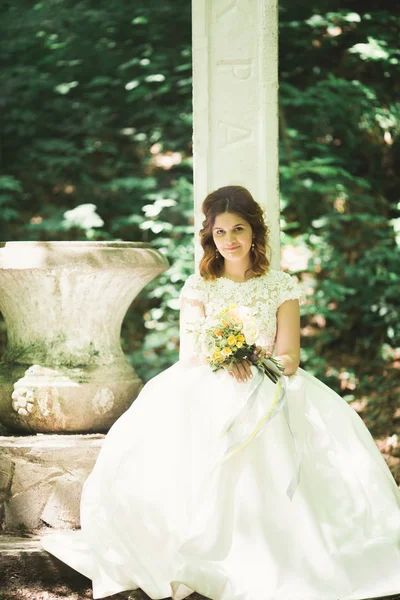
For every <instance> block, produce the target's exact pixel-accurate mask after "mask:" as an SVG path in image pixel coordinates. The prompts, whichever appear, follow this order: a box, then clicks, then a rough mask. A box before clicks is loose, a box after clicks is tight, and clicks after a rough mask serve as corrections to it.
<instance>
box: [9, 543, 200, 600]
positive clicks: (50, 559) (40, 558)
mask: <svg viewBox="0 0 400 600" xmlns="http://www.w3.org/2000/svg"><path fill="white" fill-rule="evenodd" d="M92 598H93V595H92V585H91V581H90V579H87V577H84V576H83V575H81V574H80V573H78V572H77V571H75V570H74V569H71V567H69V566H68V565H66V564H65V563H63V562H62V561H60V560H58V559H57V558H56V557H55V556H52V555H51V554H49V553H48V552H46V551H45V550H43V548H42V547H41V545H40V542H39V535H33V534H23V535H17V534H0V600H66V599H68V600H91V599H92ZM128 598H129V599H130V600H150V599H149V596H147V594H145V593H144V592H143V591H141V590H136V591H132V592H129V593H128V592H124V593H121V594H114V595H113V596H109V597H108V598H105V599H103V600H128ZM190 600H207V598H204V596H200V595H199V594H192V595H191V596H190Z"/></svg>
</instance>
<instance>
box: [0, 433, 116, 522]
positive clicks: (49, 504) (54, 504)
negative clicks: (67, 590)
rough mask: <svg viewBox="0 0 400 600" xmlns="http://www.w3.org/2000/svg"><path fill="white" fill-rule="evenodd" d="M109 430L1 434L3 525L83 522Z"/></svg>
mask: <svg viewBox="0 0 400 600" xmlns="http://www.w3.org/2000/svg"><path fill="white" fill-rule="evenodd" d="M104 439H105V435H104V434H72V435H65V434H51V435H49V434H38V435H33V436H14V437H12V436H0V530H3V531H4V532H6V531H7V532H20V531H23V532H34V531H35V530H36V529H40V528H41V527H43V525H44V524H46V525H49V526H51V527H53V528H55V529H74V528H76V527H79V524H80V523H79V511H80V497H81V493H82V486H83V484H84V482H85V480H86V478H87V477H88V475H89V473H90V472H91V470H92V469H93V466H94V464H95V462H96V459H97V456H98V453H99V451H100V448H101V447H102V445H103V442H104Z"/></svg>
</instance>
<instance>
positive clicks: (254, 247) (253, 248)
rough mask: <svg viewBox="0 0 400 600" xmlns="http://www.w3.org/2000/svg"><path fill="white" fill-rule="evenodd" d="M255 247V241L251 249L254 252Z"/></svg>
mask: <svg viewBox="0 0 400 600" xmlns="http://www.w3.org/2000/svg"><path fill="white" fill-rule="evenodd" d="M254 248H255V246H254V242H253V243H252V245H251V251H252V252H254Z"/></svg>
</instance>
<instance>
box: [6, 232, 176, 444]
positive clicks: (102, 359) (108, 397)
mask: <svg viewBox="0 0 400 600" xmlns="http://www.w3.org/2000/svg"><path fill="white" fill-rule="evenodd" d="M167 268H168V262H167V260H166V259H165V258H164V257H163V256H162V254H160V253H159V252H158V251H157V250H155V249H153V248H151V247H150V246H149V245H147V244H141V243H131V242H7V243H1V244H0V311H1V312H2V313H3V316H4V319H5V322H6V327H7V348H6V351H5V354H4V356H3V358H2V361H1V363H0V422H1V423H3V425H5V426H6V428H7V429H8V430H9V431H10V432H15V433H36V432H42V433H90V432H106V431H108V429H109V428H110V427H111V425H112V424H113V423H114V421H116V419H117V418H118V417H119V416H120V415H121V414H122V413H123V412H124V411H125V410H126V409H127V408H128V407H129V406H130V405H131V403H132V401H133V400H134V399H135V397H136V396H137V394H138V393H139V391H140V388H141V386H142V384H141V381H140V379H139V378H138V377H137V375H136V373H135V371H134V369H133V367H132V366H131V365H129V363H128V361H127V360H126V358H125V356H124V354H123V352H122V349H121V345H120V331H121V324H122V321H123V318H124V316H125V314H126V311H127V309H128V308H129V306H130V304H131V302H132V300H133V299H134V298H135V296H136V295H137V294H138V292H139V291H140V290H141V289H142V288H143V287H144V286H145V285H146V283H148V282H149V281H151V280H152V279H153V278H154V277H156V276H157V275H159V274H160V273H162V272H163V271H165V270H166V269H167Z"/></svg>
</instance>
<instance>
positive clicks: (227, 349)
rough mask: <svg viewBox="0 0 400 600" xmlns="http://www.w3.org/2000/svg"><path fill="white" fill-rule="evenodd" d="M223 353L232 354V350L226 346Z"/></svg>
mask: <svg viewBox="0 0 400 600" xmlns="http://www.w3.org/2000/svg"><path fill="white" fill-rule="evenodd" d="M222 354H225V356H229V355H230V354H232V350H231V349H230V348H228V347H226V348H224V349H223V350H222Z"/></svg>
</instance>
